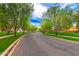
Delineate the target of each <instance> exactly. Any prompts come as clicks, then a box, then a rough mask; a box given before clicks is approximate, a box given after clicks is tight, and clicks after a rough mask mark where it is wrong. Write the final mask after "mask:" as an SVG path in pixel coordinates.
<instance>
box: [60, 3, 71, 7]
mask: <svg viewBox="0 0 79 59" xmlns="http://www.w3.org/2000/svg"><path fill="white" fill-rule="evenodd" d="M71 4H72V3H63V4H61V5H60V6H61V8H65V7H66V6H67V5H71Z"/></svg>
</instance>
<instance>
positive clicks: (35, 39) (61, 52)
mask: <svg viewBox="0 0 79 59" xmlns="http://www.w3.org/2000/svg"><path fill="white" fill-rule="evenodd" d="M12 56H79V43H72V42H68V41H63V40H59V39H58V38H55V37H50V36H46V35H43V34H42V33H30V34H28V35H26V36H24V37H23V39H22V40H21V42H20V43H19V44H18V45H17V46H16V48H15V49H14V51H13V53H12Z"/></svg>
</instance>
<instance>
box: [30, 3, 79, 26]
mask: <svg viewBox="0 0 79 59" xmlns="http://www.w3.org/2000/svg"><path fill="white" fill-rule="evenodd" d="M67 5H71V8H72V9H79V4H78V3H74V4H72V3H34V11H33V13H32V16H31V18H30V20H31V23H32V24H33V25H35V26H40V22H41V20H42V14H43V12H46V11H47V9H49V8H50V7H53V6H60V7H61V8H65V7H66V6H67Z"/></svg>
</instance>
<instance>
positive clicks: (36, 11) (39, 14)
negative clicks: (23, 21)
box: [33, 3, 47, 18]
mask: <svg viewBox="0 0 79 59" xmlns="http://www.w3.org/2000/svg"><path fill="white" fill-rule="evenodd" d="M45 11H47V8H46V7H45V6H42V5H41V4H38V3H35V4H34V12H33V17H34V18H35V17H39V18H42V13H43V12H45Z"/></svg>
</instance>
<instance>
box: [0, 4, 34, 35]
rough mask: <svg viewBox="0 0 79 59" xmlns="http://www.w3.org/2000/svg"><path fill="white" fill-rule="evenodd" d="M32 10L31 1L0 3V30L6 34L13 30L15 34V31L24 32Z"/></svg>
mask: <svg viewBox="0 0 79 59" xmlns="http://www.w3.org/2000/svg"><path fill="white" fill-rule="evenodd" d="M32 12H33V4H31V3H27V4H21V3H18V4H16V3H11V4H10V3H9V4H0V31H6V32H7V33H8V34H9V32H10V31H13V32H14V33H15V35H16V32H17V31H23V32H25V31H26V30H27V28H28V24H29V17H30V16H31V14H32Z"/></svg>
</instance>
